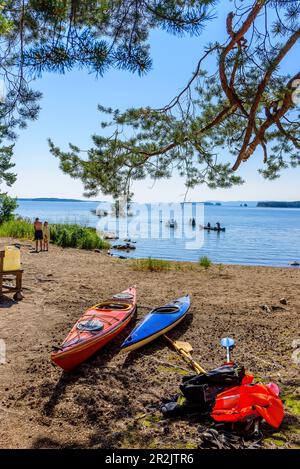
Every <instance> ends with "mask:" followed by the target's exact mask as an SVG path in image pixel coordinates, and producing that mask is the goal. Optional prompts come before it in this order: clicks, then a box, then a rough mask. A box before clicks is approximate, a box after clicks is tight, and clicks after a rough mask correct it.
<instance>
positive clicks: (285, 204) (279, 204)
mask: <svg viewBox="0 0 300 469" xmlns="http://www.w3.org/2000/svg"><path fill="white" fill-rule="evenodd" d="M257 207H265V208H300V202H272V201H269V202H258V203H257Z"/></svg>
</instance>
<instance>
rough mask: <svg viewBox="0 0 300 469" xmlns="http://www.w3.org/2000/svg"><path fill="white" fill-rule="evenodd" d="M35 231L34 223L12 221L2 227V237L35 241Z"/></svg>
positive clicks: (0, 232)
mask: <svg viewBox="0 0 300 469" xmlns="http://www.w3.org/2000/svg"><path fill="white" fill-rule="evenodd" d="M33 235H34V230H33V225H32V223H29V222H28V221H26V220H21V219H18V220H10V221H6V222H4V223H2V224H1V225H0V237H3V238H19V239H33Z"/></svg>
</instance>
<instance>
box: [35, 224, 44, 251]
mask: <svg viewBox="0 0 300 469" xmlns="http://www.w3.org/2000/svg"><path fill="white" fill-rule="evenodd" d="M33 227H34V240H35V252H39V245H40V251H41V250H42V249H43V224H42V222H41V221H40V219H39V218H36V219H35V221H34V224H33Z"/></svg>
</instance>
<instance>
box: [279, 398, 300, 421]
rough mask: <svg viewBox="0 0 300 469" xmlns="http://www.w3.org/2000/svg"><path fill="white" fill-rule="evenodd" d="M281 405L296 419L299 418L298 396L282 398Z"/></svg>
mask: <svg viewBox="0 0 300 469" xmlns="http://www.w3.org/2000/svg"><path fill="white" fill-rule="evenodd" d="M282 401H283V404H284V406H285V407H287V409H288V410H289V411H290V412H291V413H292V414H293V415H296V416H297V417H299V416H300V396H299V395H296V396H283V398H282Z"/></svg>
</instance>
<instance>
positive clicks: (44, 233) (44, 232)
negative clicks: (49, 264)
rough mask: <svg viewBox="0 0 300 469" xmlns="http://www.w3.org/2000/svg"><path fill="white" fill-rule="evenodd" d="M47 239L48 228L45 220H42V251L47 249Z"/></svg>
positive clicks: (48, 235)
mask: <svg viewBox="0 0 300 469" xmlns="http://www.w3.org/2000/svg"><path fill="white" fill-rule="evenodd" d="M49 240H50V228H49V224H48V222H47V221H45V222H44V226H43V249H44V251H48V250H49Z"/></svg>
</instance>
